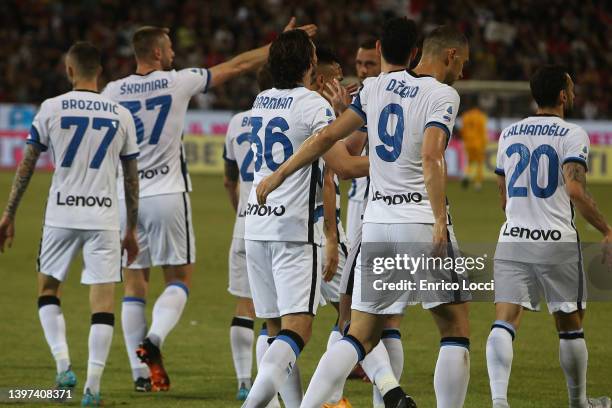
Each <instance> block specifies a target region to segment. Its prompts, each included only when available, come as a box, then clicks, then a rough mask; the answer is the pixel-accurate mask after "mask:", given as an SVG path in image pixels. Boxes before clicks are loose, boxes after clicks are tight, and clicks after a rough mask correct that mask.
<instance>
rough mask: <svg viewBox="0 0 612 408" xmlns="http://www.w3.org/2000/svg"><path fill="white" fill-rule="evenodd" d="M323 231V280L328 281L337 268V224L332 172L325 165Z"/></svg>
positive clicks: (334, 185)
mask: <svg viewBox="0 0 612 408" xmlns="http://www.w3.org/2000/svg"><path fill="white" fill-rule="evenodd" d="M323 232H324V234H325V265H323V280H325V281H326V282H329V281H330V280H332V278H333V277H334V274H335V273H336V271H337V269H338V224H337V220H336V184H335V183H334V173H333V172H332V171H331V169H329V168H328V167H327V165H326V166H325V170H324V171H323Z"/></svg>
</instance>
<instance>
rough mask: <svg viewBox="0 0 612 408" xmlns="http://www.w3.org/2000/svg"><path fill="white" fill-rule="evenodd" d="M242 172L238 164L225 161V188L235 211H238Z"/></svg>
mask: <svg viewBox="0 0 612 408" xmlns="http://www.w3.org/2000/svg"><path fill="white" fill-rule="evenodd" d="M239 174H240V170H239V169H238V164H237V163H236V162H233V161H229V160H225V167H224V176H223V187H225V191H227V195H228V197H229V200H230V203H232V207H233V208H234V211H238V199H239V195H238V175H239Z"/></svg>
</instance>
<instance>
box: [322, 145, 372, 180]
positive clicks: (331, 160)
mask: <svg viewBox="0 0 612 408" xmlns="http://www.w3.org/2000/svg"><path fill="white" fill-rule="evenodd" d="M323 159H324V160H325V163H326V164H327V165H328V166H329V167H330V168H331V169H332V170H333V171H334V172H335V173H336V174H337V175H338V177H340V178H341V179H342V180H349V179H352V178H359V177H365V176H367V175H368V174H369V173H370V160H369V159H368V157H367V156H359V155H353V154H351V153H350V152H349V150H348V147H347V146H346V144H345V143H344V140H341V141H339V142H336V143H334V145H333V146H332V147H331V149H329V150H328V151H327V152H326V153H325V154H324V155H323Z"/></svg>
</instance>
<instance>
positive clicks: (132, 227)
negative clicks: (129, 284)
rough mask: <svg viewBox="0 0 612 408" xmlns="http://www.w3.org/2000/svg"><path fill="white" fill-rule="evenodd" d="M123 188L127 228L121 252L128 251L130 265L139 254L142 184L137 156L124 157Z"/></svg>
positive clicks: (122, 164) (122, 162)
mask: <svg viewBox="0 0 612 408" xmlns="http://www.w3.org/2000/svg"><path fill="white" fill-rule="evenodd" d="M121 166H122V168H123V189H124V191H125V207H126V228H125V233H124V235H123V241H122V243H121V252H122V253H123V250H125V251H127V263H128V265H129V264H131V263H132V262H134V260H135V259H136V256H137V255H138V252H139V248H138V239H137V237H136V229H137V225H138V197H139V194H140V186H139V182H138V161H137V160H136V158H130V159H122V160H121Z"/></svg>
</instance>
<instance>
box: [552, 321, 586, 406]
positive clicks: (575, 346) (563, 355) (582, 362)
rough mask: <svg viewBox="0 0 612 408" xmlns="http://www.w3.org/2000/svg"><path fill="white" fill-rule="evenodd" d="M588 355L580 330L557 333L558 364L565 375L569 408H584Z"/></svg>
mask: <svg viewBox="0 0 612 408" xmlns="http://www.w3.org/2000/svg"><path fill="white" fill-rule="evenodd" d="M588 359H589V353H588V351H587V346H586V342H585V341H584V332H583V331H582V330H579V331H573V332H561V333H559V362H560V363H561V368H562V369H563V373H564V374H565V381H566V382H567V392H568V397H569V406H570V408H586V407H587V404H588V402H587V396H586V375H587V363H588Z"/></svg>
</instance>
